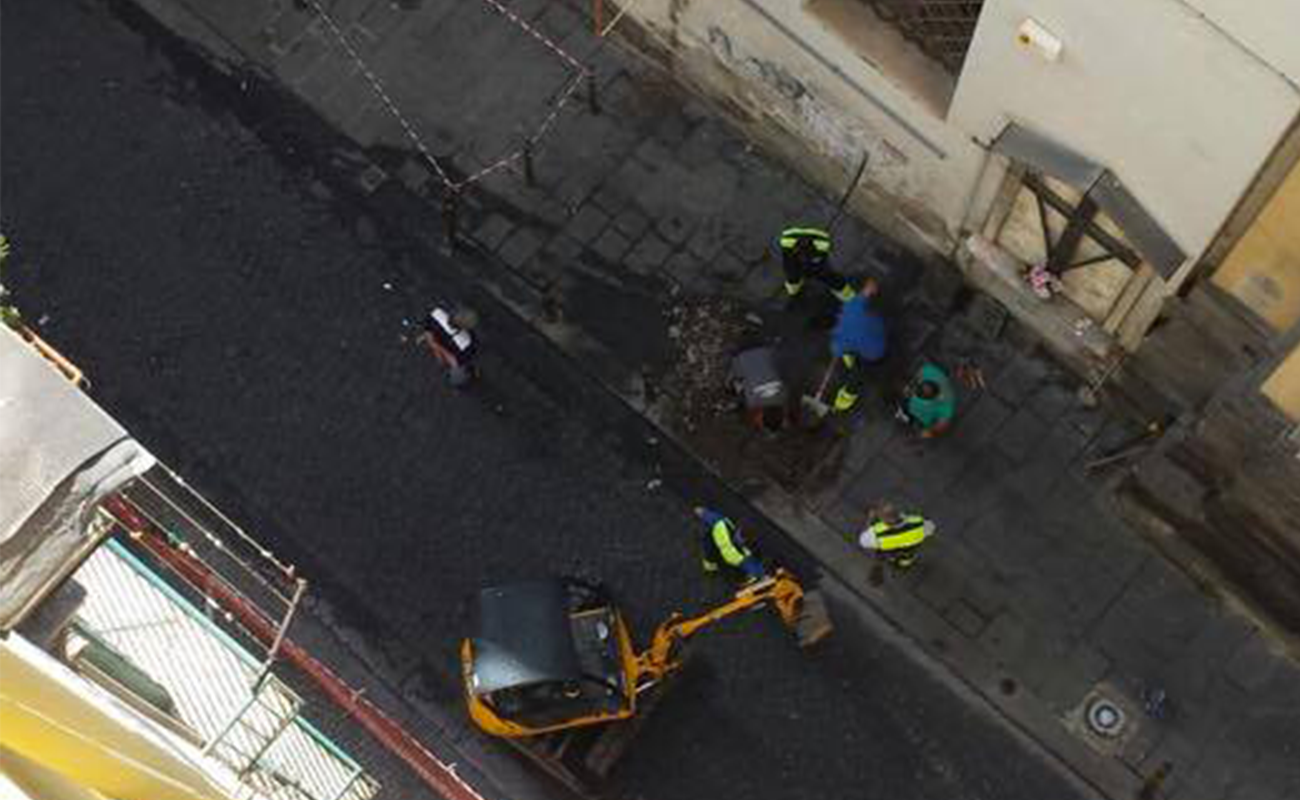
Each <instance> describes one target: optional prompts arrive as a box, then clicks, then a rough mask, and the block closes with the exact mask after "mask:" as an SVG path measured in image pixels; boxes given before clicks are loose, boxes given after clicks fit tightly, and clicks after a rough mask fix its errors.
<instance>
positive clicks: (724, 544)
mask: <svg viewBox="0 0 1300 800" xmlns="http://www.w3.org/2000/svg"><path fill="white" fill-rule="evenodd" d="M731 532H732V527H731V522H730V521H729V520H725V519H720V520H718V521H717V522H715V523H713V531H712V535H713V545H714V546H715V547H717V548H718V554H719V555H720V556H722V561H723V563H725V564H726V565H727V566H729V567H739V566H740V563H741V562H742V561H744V560H745V559H746V558H749V555H750V553H749V550H748V549H747V548H746V547H745V546H744V545H738V544H737V543H736V542H734V541H732V539H731Z"/></svg>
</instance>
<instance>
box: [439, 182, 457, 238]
mask: <svg viewBox="0 0 1300 800" xmlns="http://www.w3.org/2000/svg"><path fill="white" fill-rule="evenodd" d="M456 194H457V190H456V188H455V187H453V186H448V187H447V188H446V189H444V190H443V193H442V229H443V233H445V234H446V236H447V246H448V247H449V248H451V249H452V250H455V249H456V222H457V220H456V216H457V211H458V208H457V206H458V204H457V202H456V201H457V197H456Z"/></svg>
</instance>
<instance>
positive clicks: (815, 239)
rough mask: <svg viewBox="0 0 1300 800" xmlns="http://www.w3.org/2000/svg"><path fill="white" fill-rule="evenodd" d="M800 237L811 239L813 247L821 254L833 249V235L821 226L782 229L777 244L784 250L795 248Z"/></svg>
mask: <svg viewBox="0 0 1300 800" xmlns="http://www.w3.org/2000/svg"><path fill="white" fill-rule="evenodd" d="M800 239H809V240H811V241H812V246H813V249H814V250H815V251H816V252H817V253H818V254H820V255H826V254H827V253H829V252H830V251H831V235H830V234H829V233H827V232H826V231H824V230H822V229H821V228H786V229H785V230H783V231H781V238H780V239H778V240H777V244H779V245H781V249H782V250H793V249H794V248H795V246H796V245H798V244H799V240H800Z"/></svg>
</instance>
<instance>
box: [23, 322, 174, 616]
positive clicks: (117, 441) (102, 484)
mask: <svg viewBox="0 0 1300 800" xmlns="http://www.w3.org/2000/svg"><path fill="white" fill-rule="evenodd" d="M153 464H154V458H153V456H151V455H150V454H149V453H148V452H147V451H145V450H144V449H143V448H142V447H140V445H139V444H137V443H136V442H135V441H133V440H132V439H131V438H130V436H129V435H128V434H127V432H126V430H125V429H123V428H122V426H121V425H119V424H117V422H116V421H114V420H113V418H112V417H110V416H109V415H108V414H107V413H105V412H104V410H103V409H101V408H100V407H99V406H97V405H95V403H94V402H92V401H91V399H90V398H89V397H88V396H87V395H86V394H85V392H83V391H82V390H80V389H78V388H77V387H76V386H74V385H73V384H72V383H71V382H69V381H68V380H67V378H65V377H64V376H63V375H62V374H61V373H60V372H59V371H58V370H57V369H55V367H54V366H53V365H52V364H50V363H49V362H48V361H46V360H45V358H44V357H43V356H41V355H40V353H38V352H37V351H36V350H35V349H34V348H33V347H32V346H31V345H30V344H29V343H28V342H26V341H24V340H23V338H22V337H21V336H19V335H18V334H17V333H15V332H14V331H12V330H10V329H9V328H8V327H7V326H4V325H0V630H8V629H10V628H12V627H14V626H15V625H17V624H18V622H19V621H21V619H22V617H23V616H25V615H26V614H27V613H28V612H29V611H30V610H31V609H32V608H33V607H34V606H35V605H36V604H37V603H38V602H39V600H40V599H41V598H42V597H43V596H44V594H45V593H46V592H47V591H49V590H50V589H51V588H53V587H54V586H55V585H56V584H57V583H58V581H59V580H60V579H61V578H62V577H63V576H65V575H67V574H68V573H69V572H71V571H72V570H73V569H75V568H76V565H77V563H78V562H79V561H80V559H82V558H84V557H85V555H86V554H87V553H88V552H89V550H90V546H91V545H93V542H92V541H90V540H89V539H88V532H87V529H88V527H89V524H90V522H91V520H92V519H93V511H94V508H95V506H96V504H97V503H98V502H99V501H100V500H101V499H103V498H104V497H105V496H107V495H109V494H111V493H112V492H114V491H116V490H118V489H119V488H121V487H122V486H124V485H125V484H127V483H128V482H129V481H131V480H132V479H133V478H135V477H136V476H137V475H140V474H142V473H143V472H144V471H146V470H148V469H149V468H150V467H152V466H153Z"/></svg>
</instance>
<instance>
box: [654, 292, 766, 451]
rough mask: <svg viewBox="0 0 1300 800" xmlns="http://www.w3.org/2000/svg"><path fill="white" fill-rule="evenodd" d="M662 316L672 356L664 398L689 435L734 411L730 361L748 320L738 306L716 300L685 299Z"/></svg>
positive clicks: (750, 325)
mask: <svg viewBox="0 0 1300 800" xmlns="http://www.w3.org/2000/svg"><path fill="white" fill-rule="evenodd" d="M666 316H667V317H668V337H669V339H670V340H671V343H672V347H673V350H674V351H675V358H674V359H673V362H672V367H671V369H670V370H669V371H668V374H667V375H666V376H665V377H664V382H663V390H664V395H665V400H666V402H667V404H668V405H669V406H670V408H671V410H672V414H671V416H672V418H673V419H674V421H675V422H677V423H679V424H680V425H682V426H683V427H684V428H685V429H686V430H687V431H688V432H690V431H694V430H696V429H697V428H699V427H700V426H702V425H704V424H706V423H707V422H708V421H709V420H711V419H714V418H717V417H719V416H723V415H725V414H729V413H731V412H733V411H735V409H736V407H737V406H736V403H737V399H736V397H735V395H733V394H732V392H731V390H730V389H729V388H728V383H729V382H730V373H731V359H732V356H734V355H735V354H736V352H737V350H739V349H740V347H741V344H742V343H743V341H744V339H745V337H746V335H747V333H749V332H751V331H752V325H753V320H751V319H750V318H748V317H747V316H746V314H745V311H744V310H743V309H742V308H741V307H740V305H739V304H737V303H735V302H733V301H730V300H726V299H723V298H717V297H697V298H689V299H685V298H684V299H682V300H680V301H678V302H677V303H675V304H674V305H673V306H672V307H671V308H669V309H668V311H667V312H666Z"/></svg>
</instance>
